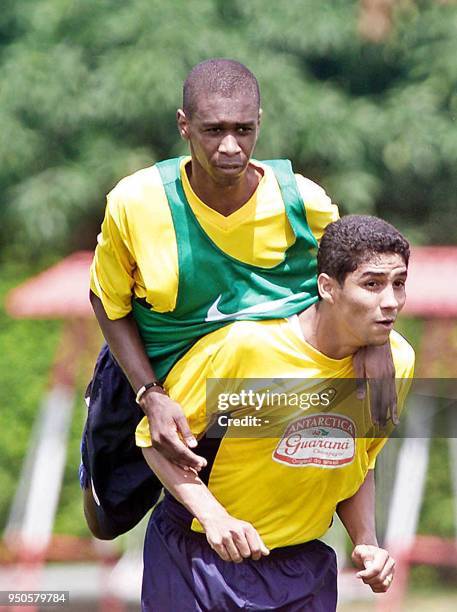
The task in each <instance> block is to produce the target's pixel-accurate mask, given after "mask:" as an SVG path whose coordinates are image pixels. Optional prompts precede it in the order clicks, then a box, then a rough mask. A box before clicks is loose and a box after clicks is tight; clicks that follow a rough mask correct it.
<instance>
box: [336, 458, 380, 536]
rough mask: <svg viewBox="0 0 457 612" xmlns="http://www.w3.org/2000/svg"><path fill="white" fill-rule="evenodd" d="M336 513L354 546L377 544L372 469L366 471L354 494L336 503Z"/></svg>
mask: <svg viewBox="0 0 457 612" xmlns="http://www.w3.org/2000/svg"><path fill="white" fill-rule="evenodd" d="M337 514H338V516H339V517H340V519H341V522H342V523H343V525H344V526H345V528H346V530H347V532H348V534H349V536H350V538H351V540H352V542H353V543H354V545H355V546H357V545H358V544H369V545H373V546H378V541H377V538H376V525H375V482H374V471H373V470H369V471H368V474H367V475H366V477H365V480H364V482H363V484H362V486H361V487H360V489H359V490H358V491H357V493H355V495H353V496H352V497H350V498H349V499H345V500H344V501H342V502H340V503H339V504H338V507H337Z"/></svg>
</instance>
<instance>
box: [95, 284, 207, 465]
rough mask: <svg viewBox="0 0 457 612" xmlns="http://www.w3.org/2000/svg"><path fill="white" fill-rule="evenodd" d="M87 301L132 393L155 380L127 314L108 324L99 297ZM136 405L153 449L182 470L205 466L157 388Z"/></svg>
mask: <svg viewBox="0 0 457 612" xmlns="http://www.w3.org/2000/svg"><path fill="white" fill-rule="evenodd" d="M90 301H91V304H92V307H93V309H94V312H95V316H96V317H97V320H98V323H99V325H100V328H101V330H102V332H103V335H104V337H105V339H106V341H107V343H108V345H109V347H110V350H111V352H112V353H113V355H114V357H115V358H116V361H117V362H118V363H119V365H120V367H121V368H122V370H123V371H124V373H125V375H126V376H127V378H128V380H129V382H130V384H131V385H132V388H133V390H134V391H135V392H136V391H137V390H138V389H139V388H140V387H142V386H143V385H144V384H147V383H149V382H152V381H154V380H157V377H156V376H155V374H154V370H153V369H152V367H151V364H150V362H149V358H148V356H147V355H146V352H145V350H144V346H143V343H142V340H141V337H140V334H139V332H138V328H137V325H136V323H135V321H134V319H133V317H132V316H131V315H127V316H126V317H123V318H120V319H116V320H114V321H112V320H111V319H109V318H108V316H107V314H106V312H105V309H104V308H103V304H102V302H101V300H100V298H98V297H97V296H96V295H95V293H93V292H92V291H91V292H90ZM140 406H141V408H142V410H143V412H144V413H145V415H146V416H147V418H148V421H149V426H150V429H151V438H152V443H153V445H154V447H155V448H157V449H158V450H159V451H160V452H161V453H163V454H164V455H165V456H167V457H168V458H169V459H170V460H171V461H174V462H175V463H177V464H178V465H180V466H182V467H183V468H186V467H191V468H193V469H195V470H200V469H201V468H202V467H204V466H205V465H206V460H205V459H204V458H203V457H200V456H198V455H196V454H195V453H193V452H192V451H191V450H190V449H189V448H188V447H195V446H196V445H197V441H196V440H195V438H194V436H193V434H192V432H191V431H190V429H189V425H188V423H187V419H186V417H185V416H184V413H183V411H182V409H181V407H180V406H179V404H177V403H176V402H174V401H173V400H171V399H170V398H169V397H168V395H166V393H165V392H164V391H163V390H162V389H161V388H160V387H152V388H151V389H148V390H147V391H146V392H145V393H144V394H143V396H142V398H141V400H140ZM178 433H179V434H181V436H182V438H183V440H184V441H185V444H184V442H183V441H182V440H181V438H180V437H179V435H178ZM186 445H187V446H186Z"/></svg>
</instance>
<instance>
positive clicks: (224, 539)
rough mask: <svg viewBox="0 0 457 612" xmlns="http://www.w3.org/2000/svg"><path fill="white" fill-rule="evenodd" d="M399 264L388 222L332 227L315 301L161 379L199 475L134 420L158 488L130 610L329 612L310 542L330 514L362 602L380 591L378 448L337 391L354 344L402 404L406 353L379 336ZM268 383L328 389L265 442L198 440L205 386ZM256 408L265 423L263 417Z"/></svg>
mask: <svg viewBox="0 0 457 612" xmlns="http://www.w3.org/2000/svg"><path fill="white" fill-rule="evenodd" d="M408 260H409V245H408V243H407V241H406V240H405V239H404V237H403V236H402V235H401V234H400V233H399V232H398V231H397V230H396V229H395V228H393V227H392V226H391V225H389V224H388V223H386V222H384V221H382V220H380V219H377V218H375V217H368V216H356V215H353V216H348V217H344V218H342V219H340V220H339V221H336V222H334V223H331V224H330V225H329V226H328V227H327V229H326V231H325V233H324V236H323V238H322V240H321V243H320V247H319V252H318V288H319V296H320V299H319V302H318V303H316V304H313V305H312V306H311V307H309V308H308V309H306V310H304V311H303V312H301V313H300V314H299V315H298V317H297V316H296V315H294V316H292V317H288V318H282V319H279V320H270V321H238V322H236V323H232V324H231V325H229V326H226V327H224V328H221V329H218V330H217V331H215V332H213V333H211V334H208V335H207V336H205V337H204V338H202V339H201V340H200V341H199V342H197V343H196V344H195V345H194V346H193V347H192V348H191V349H190V350H189V351H188V352H187V353H186V355H185V356H184V357H183V358H182V359H181V360H180V361H179V362H177V363H176V365H175V366H174V367H173V368H172V370H171V371H170V373H169V374H168V376H167V378H166V380H165V383H164V387H165V389H166V391H167V393H168V394H169V396H170V397H171V398H172V399H173V400H175V401H176V402H179V403H180V405H182V406H183V407H184V410H185V414H186V416H187V418H188V420H189V423H190V427H191V430H192V432H193V434H194V435H195V436H197V437H198V438H199V452H200V453H201V454H202V455H203V456H204V457H205V459H206V460H207V466H206V467H205V468H204V469H203V470H202V471H201V472H200V473H199V474H197V473H196V472H194V471H184V470H182V469H181V468H180V467H178V466H176V465H175V464H174V463H173V462H171V461H169V460H168V459H166V458H165V457H164V456H163V455H162V454H161V453H159V452H158V451H157V450H155V449H154V448H152V446H151V438H150V434H149V426H148V423H147V419H146V417H145V418H144V419H143V421H142V422H141V423H140V425H139V426H138V428H137V434H136V439H137V444H138V445H139V446H141V447H143V452H144V456H145V458H146V460H147V461H148V463H149V465H150V466H151V468H152V469H153V470H154V472H155V473H156V474H157V475H158V477H159V478H160V480H161V481H162V483H163V485H164V487H165V490H166V491H165V499H164V501H163V502H162V503H161V504H159V506H158V507H157V508H156V509H155V511H154V512H153V514H152V516H151V519H150V522H149V526H148V531H147V535H146V540H145V548H144V576H143V594H142V606H143V607H142V609H143V610H144V611H149V610H154V611H158V612H161V611H163V612H166V611H168V610H178V609H179V610H183V611H186V612H187V611H189V612H191V611H197V610H207V611H209V610H218V611H221V612H222V611H225V610H226V611H232V610H237V609H250V610H259V611H260V610H262V611H264V610H288V611H290V612H294V611H297V612H298V611H303V610H306V611H310V612H331V611H332V610H335V609H336V561H335V555H334V552H333V551H332V550H331V549H330V548H329V547H328V546H326V545H325V544H323V543H322V542H320V541H319V540H318V539H317V538H319V537H321V536H322V535H323V534H324V533H325V532H326V531H327V529H328V528H329V526H330V524H331V522H332V519H333V514H334V512H335V511H336V512H337V513H338V515H339V516H340V518H341V520H342V522H343V524H344V525H345V527H346V529H347V531H348V533H349V535H350V537H351V539H352V541H353V544H354V550H353V554H352V559H353V561H354V563H355V565H356V566H357V567H358V569H359V573H358V576H359V577H360V578H361V579H363V581H364V582H365V583H367V584H368V585H370V587H371V588H372V590H373V591H374V592H384V591H386V590H387V589H388V587H389V586H390V583H391V581H392V578H393V572H394V561H393V559H392V558H391V557H390V556H389V554H388V552H387V551H386V550H383V549H381V548H379V546H378V542H377V538H376V531H375V499H374V475H373V474H374V473H373V469H374V465H375V461H376V456H377V454H378V453H379V452H380V450H381V448H382V446H383V445H384V444H385V442H386V437H385V434H384V436H383V437H374V435H375V434H374V433H373V427H372V421H371V416H370V410H369V406H368V401H365V402H364V403H361V402H358V401H357V400H356V399H355V397H354V393H349V394H348V393H347V391H346V392H345V391H344V390H343V388H342V386H341V385H340V384H339V383H340V382H341V379H347V378H353V377H354V369H353V364H352V356H353V355H354V353H355V352H356V351H357V350H358V349H359V348H360V347H362V346H366V345H382V344H384V343H385V342H386V341H389V339H390V343H391V347H392V353H393V358H394V363H395V370H396V377H397V383H398V395H399V400H400V402H399V403H400V406H402V405H403V403H404V400H405V397H406V394H407V391H408V388H409V383H410V379H411V377H412V375H413V367H414V353H413V350H412V348H411V347H410V346H409V344H408V343H407V342H406V340H404V339H403V338H402V337H401V336H400V335H399V334H398V333H396V332H394V331H392V329H393V325H394V322H395V320H396V317H397V315H398V313H399V312H400V310H401V309H402V307H403V305H404V302H405V282H406V275H407V267H408ZM265 355H267V356H268V358H267V359H265ZM240 356H241V358H240ZM279 377H282V378H287V379H291V378H295V379H303V380H302V381H301V382H302V384H303V386H304V388H309V384H310V379H319V380H318V381H317V384H318V387H319V392H320V394H321V396H322V393H323V392H325V391H326V390H328V389H329V387H331V389H332V390H333V396H332V401H331V403H330V405H329V404H328V403H327V402H325V403H322V405H319V404H318V405H316V406H314V407H310V406H308V407H307V408H306V409H305V410H303V409H301V408H298V409H296V410H295V412H292V414H291V415H290V416H289V418H288V420H287V422H285V423H282V422H281V421H279V427H280V430H281V431H280V433H279V435H277V436H276V437H271V436H270V435H269V433H268V431H269V430H268V429H266V433H262V431H259V432H258V433H257V435H255V436H254V437H249V438H244V437H239V436H237V435H236V432H235V433H234V432H233V430H234V429H235V430H236V425H235V426H234V427H230V426H229V427H228V428H227V430H226V431H225V432H223V433H222V435H221V436H219V438H215V437H213V436H212V434H211V430H212V423H213V420H214V418H217V415H216V414H214V411H213V413H211V409H210V403H211V402H210V401H208V398H207V397H206V396H205V387H206V384H205V383H206V381H207V380H208V379H217V380H219V381H222V383H223V382H224V380H225V381H227V379H232V380H229V381H227V386H226V387H225V390H226V391H228V392H232V393H236V392H239V384H240V379H253V378H255V379H259V378H268V379H270V380H269V381H268V382H267V383H266V384H267V386H268V387H269V388H270V389H273V390H274V385H275V384H277V383H278V382H279V381H278V378H279ZM335 379H338V380H335ZM248 382H249V381H248ZM257 382H258V381H257ZM222 386H223V385H222ZM225 397H227V394H225ZM210 399H211V398H210ZM262 410H264V411H265V410H266V414H267V416H268V417H269V421H270V422H271V421H272V420H273V419H274V416H275V412H276V411H277V408H276V407H274V406H273V407H269V408H265V407H263V408H262ZM252 412H255V413H256V414H259V413H258V412H256V410H255V409H253V410H252ZM245 414H246V411H245V409H244V408H237V409H234V410H233V411H232V412H231V416H235V417H236V416H237V415H240V416H241V415H245ZM264 414H265V413H264ZM378 435H379V434H378ZM203 532H204V534H205V535H206V538H205V536H204V535H203ZM231 562H234V563H231Z"/></svg>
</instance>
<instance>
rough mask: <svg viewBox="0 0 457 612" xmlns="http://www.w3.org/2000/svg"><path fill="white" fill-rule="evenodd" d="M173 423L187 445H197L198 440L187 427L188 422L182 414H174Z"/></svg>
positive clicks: (192, 446)
mask: <svg viewBox="0 0 457 612" xmlns="http://www.w3.org/2000/svg"><path fill="white" fill-rule="evenodd" d="M175 423H176V428H177V430H178V432H179V433H180V434H181V436H182V438H183V440H184V442H185V443H186V444H187V446H190V447H191V448H194V447H195V446H197V444H198V442H197V440H196V438H195V436H194V434H193V433H192V432H191V430H190V428H189V423H188V422H187V419H186V417H185V416H184V415H183V414H180V415H178V416H176V417H175Z"/></svg>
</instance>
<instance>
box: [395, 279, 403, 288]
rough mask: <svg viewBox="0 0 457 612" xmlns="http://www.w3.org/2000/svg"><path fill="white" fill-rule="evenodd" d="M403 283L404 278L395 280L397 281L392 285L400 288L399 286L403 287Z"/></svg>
mask: <svg viewBox="0 0 457 612" xmlns="http://www.w3.org/2000/svg"><path fill="white" fill-rule="evenodd" d="M405 284H406V281H404V280H397V281H395V282H394V287H398V288H401V287H404V286H405Z"/></svg>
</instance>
